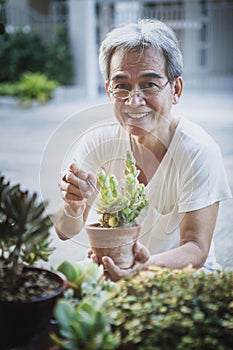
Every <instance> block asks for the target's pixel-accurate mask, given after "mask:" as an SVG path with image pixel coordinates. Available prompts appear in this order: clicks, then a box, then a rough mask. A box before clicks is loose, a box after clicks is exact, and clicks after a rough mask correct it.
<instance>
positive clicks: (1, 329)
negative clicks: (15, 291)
mask: <svg viewBox="0 0 233 350" xmlns="http://www.w3.org/2000/svg"><path fill="white" fill-rule="evenodd" d="M25 269H30V270H31V271H33V270H36V271H37V272H38V271H39V272H40V271H41V272H42V271H44V272H45V273H46V278H47V277H49V279H51V280H55V281H57V282H58V288H57V289H56V290H55V291H54V292H53V293H52V294H49V295H48V296H43V297H41V298H40V297H39V298H38V300H35V301H28V302H18V301H17V302H15V301H13V302H8V301H0V349H5V348H10V347H22V346H23V344H25V343H26V342H28V340H29V339H30V338H32V337H35V335H37V334H39V333H41V332H43V331H44V329H46V328H48V325H49V322H50V320H51V318H52V317H53V309H54V306H55V303H56V301H57V299H58V298H59V297H61V296H62V294H63V292H64V290H65V288H66V280H65V277H63V276H62V275H60V274H58V273H55V272H53V271H50V270H46V269H40V268H36V267H26V268H25ZM44 272H43V273H44Z"/></svg>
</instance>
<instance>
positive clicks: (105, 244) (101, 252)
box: [86, 224, 141, 269]
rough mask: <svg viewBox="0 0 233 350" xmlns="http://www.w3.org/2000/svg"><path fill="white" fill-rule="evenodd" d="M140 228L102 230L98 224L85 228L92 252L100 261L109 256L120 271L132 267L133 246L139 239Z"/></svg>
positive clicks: (138, 226)
mask: <svg viewBox="0 0 233 350" xmlns="http://www.w3.org/2000/svg"><path fill="white" fill-rule="evenodd" d="M140 229H141V226H140V225H137V226H133V227H112V228H104V227H101V226H100V225H99V224H91V225H87V226H86V232H87V235H88V237H89V241H90V244H91V248H92V251H93V252H94V253H95V254H96V255H97V256H98V258H99V259H100V261H101V260H102V257H103V256H109V257H111V258H112V259H113V261H114V263H115V264H116V265H117V266H119V267H120V268H122V269H127V268H129V267H131V266H132V265H133V262H134V255H133V246H134V244H135V242H136V241H137V239H138V237H139V232H140Z"/></svg>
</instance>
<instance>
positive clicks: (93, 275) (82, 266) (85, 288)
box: [57, 259, 113, 300]
mask: <svg viewBox="0 0 233 350" xmlns="http://www.w3.org/2000/svg"><path fill="white" fill-rule="evenodd" d="M57 270H58V271H59V272H61V273H62V274H63V275H64V276H66V279H67V283H68V294H69V296H71V294H70V291H69V288H70V289H71V290H72V297H74V298H76V299H79V300H81V299H82V298H83V297H84V296H85V295H90V294H92V295H94V294H95V295H97V294H101V292H102V291H103V290H106V291H110V290H112V287H113V283H112V282H110V281H109V280H108V281H106V280H105V279H104V278H103V265H100V266H98V265H97V264H94V263H93V262H92V260H90V259H87V260H84V261H83V262H79V263H75V262H70V261H64V262H63V263H62V264H60V265H59V266H58V268H57Z"/></svg>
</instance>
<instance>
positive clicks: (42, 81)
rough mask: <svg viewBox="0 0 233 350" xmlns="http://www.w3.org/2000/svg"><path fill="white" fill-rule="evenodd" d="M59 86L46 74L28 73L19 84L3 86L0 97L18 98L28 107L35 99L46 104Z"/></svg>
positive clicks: (5, 84)
mask: <svg viewBox="0 0 233 350" xmlns="http://www.w3.org/2000/svg"><path fill="white" fill-rule="evenodd" d="M57 86H58V83H57V82H56V81H53V80H49V79H48V78H47V76H46V75H45V74H42V73H32V72H26V73H24V74H23V75H22V77H21V78H20V81H19V82H18V83H3V84H1V86H0V95H5V96H14V97H18V98H20V100H21V101H22V103H23V105H24V106H25V107H26V106H28V105H29V104H30V103H31V101H32V100H34V99H35V100H37V101H38V102H39V103H41V104H43V103H46V102H47V101H48V100H49V99H51V97H52V93H53V91H54V89H55V88H56V87H57Z"/></svg>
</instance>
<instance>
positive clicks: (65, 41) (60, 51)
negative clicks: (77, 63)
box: [45, 25, 74, 85]
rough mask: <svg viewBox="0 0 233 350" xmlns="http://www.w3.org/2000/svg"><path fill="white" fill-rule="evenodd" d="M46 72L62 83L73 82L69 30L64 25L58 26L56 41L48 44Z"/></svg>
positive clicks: (51, 77)
mask: <svg viewBox="0 0 233 350" xmlns="http://www.w3.org/2000/svg"><path fill="white" fill-rule="evenodd" d="M45 73H46V74H47V75H48V77H49V78H50V79H54V80H57V81H58V82H59V83H60V84H62V85H70V84H72V82H73V76H74V72H73V63H72V55H71V51H70V45H69V38H68V31H67V29H66V28H65V27H64V26H61V25H60V26H58V27H57V31H56V35H55V38H54V41H52V42H51V43H50V44H49V45H48V46H47V61H46V65H45Z"/></svg>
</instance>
